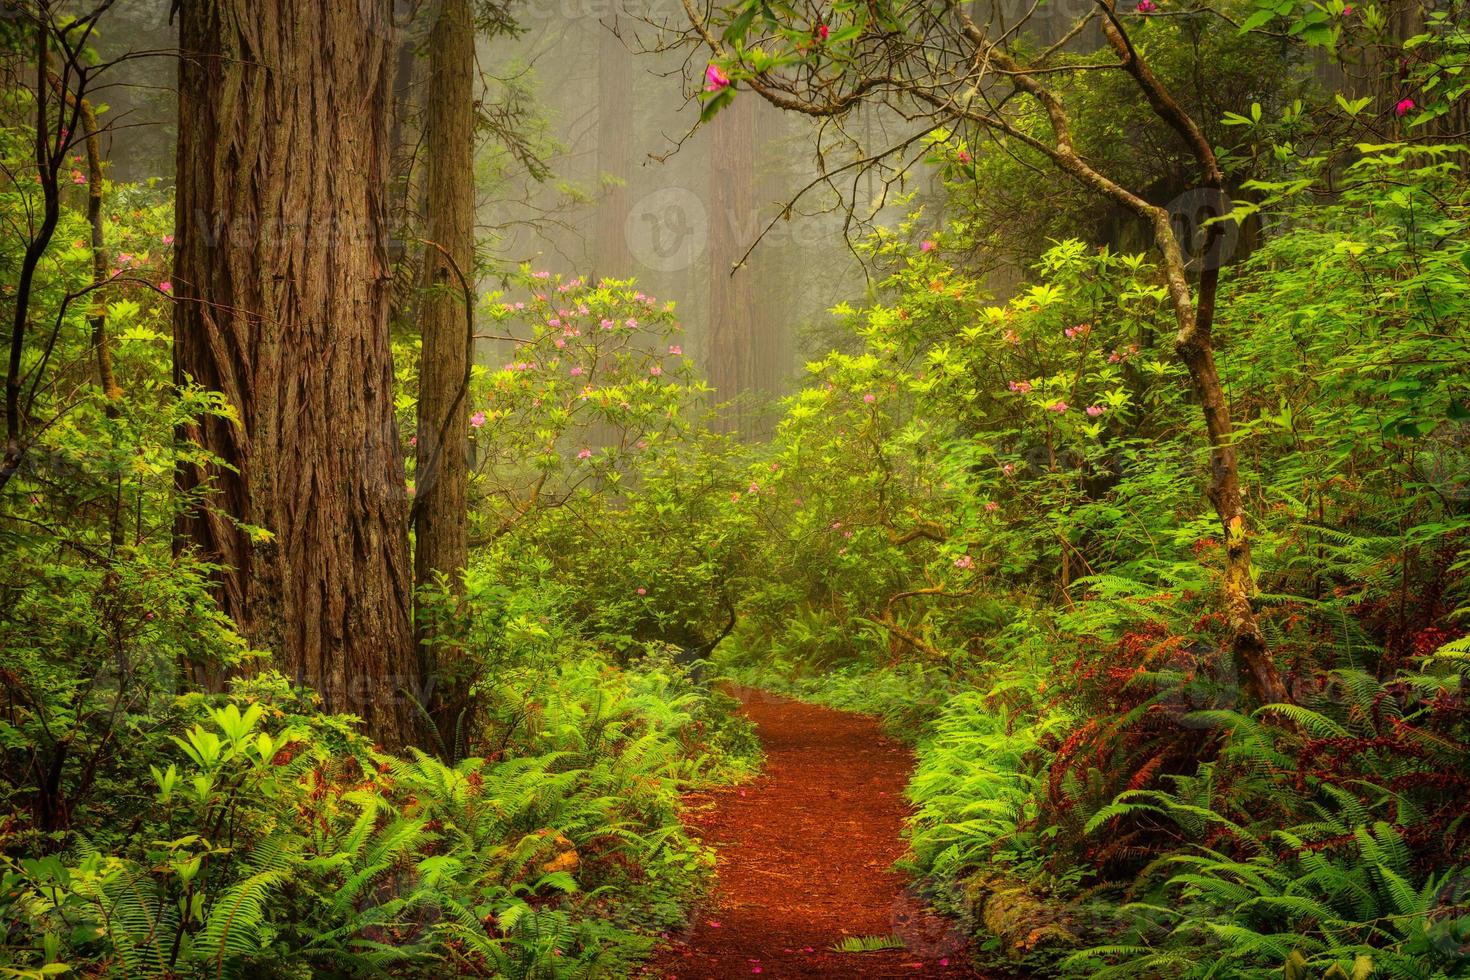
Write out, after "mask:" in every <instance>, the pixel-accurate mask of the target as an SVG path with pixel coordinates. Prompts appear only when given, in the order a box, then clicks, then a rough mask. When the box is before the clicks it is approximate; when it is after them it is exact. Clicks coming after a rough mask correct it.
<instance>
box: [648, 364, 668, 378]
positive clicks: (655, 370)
mask: <svg viewBox="0 0 1470 980" xmlns="http://www.w3.org/2000/svg"><path fill="white" fill-rule="evenodd" d="M648 373H649V374H651V375H653V376H654V377H655V378H656V377H658V376H659V375H661V374H663V373H664V369H663V368H661V367H659V366H658V365H657V364H655V365H654V366H653V367H651V368H649V369H648Z"/></svg>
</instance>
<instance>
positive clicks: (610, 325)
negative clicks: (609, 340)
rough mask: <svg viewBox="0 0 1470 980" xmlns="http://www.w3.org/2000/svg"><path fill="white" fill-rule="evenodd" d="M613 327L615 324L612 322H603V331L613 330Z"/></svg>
mask: <svg viewBox="0 0 1470 980" xmlns="http://www.w3.org/2000/svg"><path fill="white" fill-rule="evenodd" d="M613 326H614V324H613V322H612V321H611V320H603V321H602V329H604V330H611V329H612V328H613Z"/></svg>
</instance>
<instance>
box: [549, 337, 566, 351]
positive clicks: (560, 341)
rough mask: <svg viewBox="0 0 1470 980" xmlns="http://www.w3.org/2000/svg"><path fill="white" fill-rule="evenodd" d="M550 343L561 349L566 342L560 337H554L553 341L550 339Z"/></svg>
mask: <svg viewBox="0 0 1470 980" xmlns="http://www.w3.org/2000/svg"><path fill="white" fill-rule="evenodd" d="M552 343H554V344H556V349H557V350H563V349H565V348H566V346H567V342H566V341H565V340H562V339H561V338H560V337H558V338H556V339H555V340H554V341H552Z"/></svg>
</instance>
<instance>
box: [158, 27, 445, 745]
mask: <svg viewBox="0 0 1470 980" xmlns="http://www.w3.org/2000/svg"><path fill="white" fill-rule="evenodd" d="M390 5H391V0H362V2H359V3H341V2H338V0H191V2H189V3H186V4H182V5H181V6H180V11H181V15H180V45H181V48H182V53H181V57H180V59H179V65H180V67H179V146H178V207H177V214H178V217H177V219H176V220H177V227H176V237H177V241H178V246H177V257H176V268H175V274H174V283H175V289H176V291H177V296H178V299H179V302H178V303H177V304H176V309H177V313H176V315H175V324H174V327H175V338H176V343H175V353H174V357H175V371H176V373H177V375H178V376H179V378H180V380H183V379H185V378H191V379H193V380H195V381H197V382H199V383H200V384H202V385H205V386H206V387H208V388H211V389H214V390H217V391H219V392H222V393H223V395H224V397H225V398H227V399H228V400H229V402H230V404H231V405H232V406H233V407H234V410H235V412H236V414H237V416H238V418H237V419H236V420H234V421H230V422H226V421H223V420H219V419H208V420H206V421H204V422H203V423H201V425H200V426H199V428H198V429H197V430H195V431H194V432H193V433H192V435H193V437H194V438H196V439H197V440H198V441H199V442H200V443H202V444H203V446H204V447H205V448H207V449H209V450H210V451H211V452H213V453H214V454H215V455H217V456H218V457H219V458H220V460H221V461H222V462H223V464H224V465H222V466H217V467H212V468H210V469H209V470H207V471H206V470H204V469H196V468H192V467H191V468H188V469H185V470H184V471H182V472H181V473H180V482H181V483H182V485H183V486H184V488H185V489H190V488H193V487H195V486H198V485H199V484H200V483H201V482H204V481H208V482H210V483H211V484H212V485H213V486H214V487H215V488H216V492H215V493H214V494H212V497H211V501H212V502H211V504H210V506H209V507H208V508H207V509H203V510H200V511H198V512H197V513H195V514H194V515H192V517H191V518H190V519H189V520H187V521H186V522H185V525H184V527H183V528H182V536H183V539H184V541H185V542H192V543H193V544H194V545H196V546H197V547H198V548H199V550H200V551H201V552H203V554H204V555H205V556H206V557H208V558H210V559H212V560H214V561H216V562H218V563H219V565H220V571H219V573H218V575H219V579H218V590H219V595H220V600H221V602H222V605H223V608H224V610H225V611H226V612H227V613H228V614H229V615H230V616H231V617H233V618H234V620H235V622H236V623H237V624H238V625H239V627H240V629H241V631H242V632H243V633H244V635H245V637H246V638H247V639H248V640H249V641H250V643H251V644H252V645H253V646H255V647H257V648H264V649H268V650H271V651H273V653H274V654H275V656H276V658H277V663H278V664H279V666H280V667H281V669H282V670H283V671H284V672H286V673H287V674H289V675H291V676H293V677H295V678H297V679H299V680H300V681H301V682H303V683H306V684H309V685H312V686H314V687H316V688H317V689H318V690H320V691H321V693H322V695H323V696H324V698H325V700H326V704H327V707H328V708H329V709H331V710H337V711H350V712H353V713H356V714H359V715H362V716H363V717H364V719H365V720H366V722H367V725H368V729H369V731H370V732H371V733H372V734H373V735H374V736H375V737H377V738H378V739H379V740H380V741H381V742H383V743H384V744H385V745H387V746H389V747H393V748H398V747H401V746H403V745H404V744H406V743H409V742H411V741H413V735H414V731H415V728H416V726H415V723H414V718H415V711H414V709H413V707H412V704H411V703H410V702H409V701H408V699H406V698H405V697H403V696H402V695H401V691H402V690H403V689H404V688H410V689H412V688H414V687H416V686H417V681H418V677H419V674H420V672H419V670H418V666H417V664H418V658H417V655H416V652H415V647H414V642H413V632H412V624H411V619H410V596H409V592H410V589H409V586H410V574H409V565H408V533H407V523H406V520H405V516H406V515H405V506H406V501H405V494H404V473H403V460H402V455H401V451H400V448H399V441H398V433H397V429H396V426H395V422H394V415H393V363H392V354H391V350H390V346H389V338H388V311H389V268H388V258H387V254H386V243H387V238H388V229H387V208H386V200H387V193H388V190H387V179H388V171H389V166H388V154H387V146H388V132H387V131H388V107H389V99H390V94H389V93H390V86H391V81H392V50H393V48H392V40H393V33H394V32H393V28H392V23H391V19H390Z"/></svg>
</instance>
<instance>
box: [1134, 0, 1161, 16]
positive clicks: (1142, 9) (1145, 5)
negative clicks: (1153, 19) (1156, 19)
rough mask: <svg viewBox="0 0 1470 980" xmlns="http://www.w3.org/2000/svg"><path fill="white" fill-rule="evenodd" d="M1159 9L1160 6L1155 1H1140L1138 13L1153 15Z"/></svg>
mask: <svg viewBox="0 0 1470 980" xmlns="http://www.w3.org/2000/svg"><path fill="white" fill-rule="evenodd" d="M1158 9H1159V5H1158V4H1157V3H1155V2H1154V0H1138V12H1139V13H1140V14H1151V13H1153V12H1154V11H1155V10H1158Z"/></svg>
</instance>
